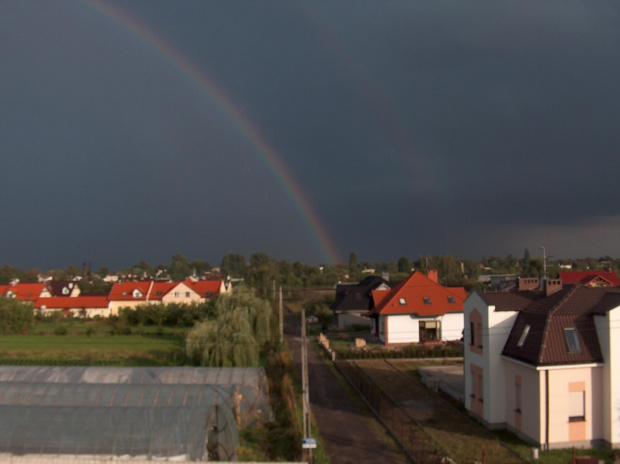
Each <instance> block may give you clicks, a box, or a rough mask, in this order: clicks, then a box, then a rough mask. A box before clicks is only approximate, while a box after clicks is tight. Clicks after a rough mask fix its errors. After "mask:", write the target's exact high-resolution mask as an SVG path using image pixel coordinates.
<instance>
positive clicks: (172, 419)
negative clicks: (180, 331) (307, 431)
mask: <svg viewBox="0 0 620 464" xmlns="http://www.w3.org/2000/svg"><path fill="white" fill-rule="evenodd" d="M243 382H245V383H243ZM271 420H273V412H272V410H271V407H270V405H269V396H268V389H267V379H266V376H265V372H264V370H263V369H261V368H247V369H246V368H230V369H220V368H214V369H210V368H195V369H193V368H104V367H12V366H0V453H10V454H11V455H28V454H45V455H86V456H110V457H115V458H121V457H122V458H123V459H132V460H140V459H147V460H148V459H168V460H175V461H177V460H182V461H185V460H187V461H196V460H198V461H209V460H223V461H232V460H234V459H235V450H236V447H237V445H238V443H239V438H238V429H239V428H243V427H249V426H256V425H262V424H264V423H266V422H269V421H271Z"/></svg>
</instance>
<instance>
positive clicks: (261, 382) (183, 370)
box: [0, 366, 274, 427]
mask: <svg viewBox="0 0 620 464" xmlns="http://www.w3.org/2000/svg"><path fill="white" fill-rule="evenodd" d="M15 382H17V383H21V384H24V386H23V387H22V388H26V386H25V384H26V383H33V384H102V385H109V384H112V385H117V386H118V385H126V384H128V385H162V386H163V385H202V386H207V385H210V386H218V387H220V397H221V398H222V399H223V398H226V397H227V398H228V400H227V403H226V404H228V405H229V406H231V408H233V413H234V415H235V417H236V418H237V424H238V425H239V426H240V427H248V426H254V425H257V424H265V423H267V422H271V421H272V420H273V417H274V416H273V411H272V409H271V405H270V403H269V386H268V381H267V375H266V374H265V370H264V369H263V368H261V367H229V368H210V367H83V366H61V367H56V366H0V387H1V386H2V385H3V384H4V383H15ZM174 390H175V389H174V388H173V389H163V390H162V391H166V392H173V391H174ZM188 390H191V389H188ZM194 390H195V389H194ZM126 391H129V389H127V390H126ZM131 391H133V392H135V391H137V390H135V389H134V390H131ZM190 393H191V392H188V394H190ZM169 394H172V393H169ZM195 394H197V393H195ZM164 395H165V394H164ZM188 398H190V399H191V396H190V397H188ZM160 401H161V399H160ZM187 401H188V400H187V398H186V402H187ZM0 404H6V403H3V400H2V399H0ZM175 404H176V403H175Z"/></svg>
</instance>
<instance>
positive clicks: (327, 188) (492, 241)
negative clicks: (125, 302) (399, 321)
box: [0, 0, 620, 269]
mask: <svg viewBox="0 0 620 464" xmlns="http://www.w3.org/2000/svg"><path fill="white" fill-rule="evenodd" d="M619 57H620V3H618V2H614V1H605V2H586V1H583V2H581V1H572V0H558V1H544V2H543V1H539V0H536V1H527V0H519V1H514V2H513V1H497V0H489V1H475V0H469V1H466V2H454V1H451V0H450V1H441V0H414V1H412V0H402V1H400V0H398V1H390V0H376V1H364V0H351V1H344V0H337V1H321V0H319V1H316V0H311V1H295V2H292V1H287V2H280V1H273V0H265V1H256V0H247V1H243V0H236V1H224V0H221V1H215V0H212V1H211V0H196V1H190V0H178V1H169V0H161V1H158V0H134V1H122V2H113V1H103V0H102V1H86V0H82V1H77V0H75V1H74V0H55V1H53V2H47V1H41V0H38V1H30V0H4V1H2V2H0V160H1V166H0V192H1V193H0V195H1V197H0V199H1V201H2V209H1V213H0V214H1V215H2V223H1V228H0V265H1V264H5V263H9V264H12V265H15V266H19V267H24V268H29V267H33V266H37V267H41V268H44V269H49V268H61V267H66V266H68V265H69V264H77V265H80V264H81V263H82V262H83V261H87V262H90V263H92V266H93V268H99V267H100V266H101V265H107V266H109V267H111V268H113V269H114V268H122V267H126V266H129V265H132V264H134V263H136V262H138V261H141V260H145V261H148V262H150V263H151V264H159V263H169V262H170V257H171V256H172V255H173V254H175V253H182V254H184V255H185V256H187V257H188V258H189V259H190V260H194V259H204V260H207V261H210V262H212V263H214V264H219V263H220V261H221V258H222V256H223V255H224V254H226V253H230V252H235V253H242V254H244V255H245V256H246V257H249V255H250V254H252V253H254V252H259V251H260V252H265V253H267V254H269V255H270V256H272V257H274V258H278V259H286V260H288V261H291V262H292V261H297V260H299V261H302V262H306V263H309V264H320V263H329V262H333V261H337V262H347V261H348V256H349V253H350V252H352V251H353V252H355V253H356V254H357V256H358V259H360V260H362V261H365V260H367V261H390V260H392V259H398V258H399V257H401V256H408V257H410V258H412V259H414V258H417V257H418V256H419V255H435V254H451V255H454V256H457V257H461V258H473V259H479V258H480V257H482V256H483V255H485V256H490V255H501V256H506V255H508V254H509V253H512V254H514V255H516V256H522V255H523V250H524V249H525V248H529V250H530V252H531V253H532V255H533V256H537V255H538V254H540V253H541V252H540V246H542V245H544V246H545V247H546V248H547V253H548V254H550V255H552V256H554V257H556V258H562V257H567V258H568V257H575V258H577V257H586V256H592V257H599V256H603V255H611V256H612V257H620V206H619V204H620V203H619V201H618V185H619V181H618V179H619V171H620V169H619V168H620V156H619V155H620V130H619V129H620V92H619V91H618V88H619V83H620V59H619Z"/></svg>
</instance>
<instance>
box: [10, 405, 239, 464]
mask: <svg viewBox="0 0 620 464" xmlns="http://www.w3.org/2000/svg"><path fill="white" fill-rule="evenodd" d="M237 444H238V435H237V430H236V427H235V426H234V418H232V414H231V413H230V411H229V410H228V408H221V407H210V406H200V407H165V408H140V407H113V408H102V407H84V406H82V407H37V406H3V407H2V418H1V420H0V452H8V453H11V454H33V453H37V454H39V453H40V454H73V455H97V454H104V455H112V456H144V457H145V458H170V457H178V458H185V460H188V461H189V460H192V461H195V460H199V461H207V460H211V459H216V458H217V459H218V460H234V459H235V447H236V445H237Z"/></svg>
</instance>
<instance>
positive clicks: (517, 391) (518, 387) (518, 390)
mask: <svg viewBox="0 0 620 464" xmlns="http://www.w3.org/2000/svg"><path fill="white" fill-rule="evenodd" d="M515 404H516V407H515V411H516V412H521V384H520V383H516V384H515Z"/></svg>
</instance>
